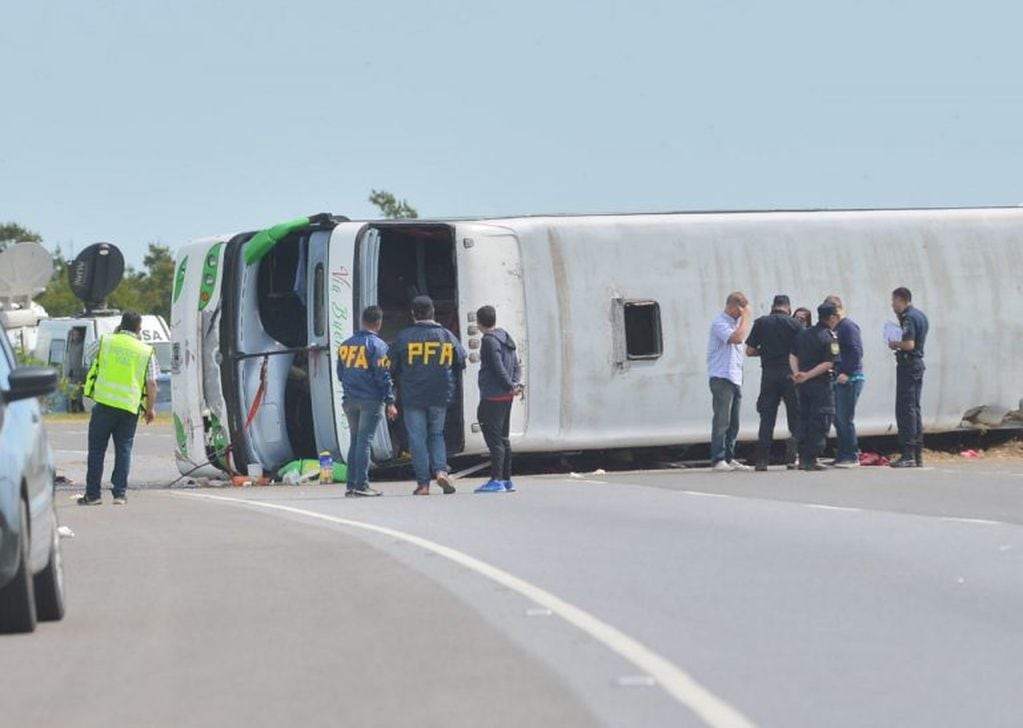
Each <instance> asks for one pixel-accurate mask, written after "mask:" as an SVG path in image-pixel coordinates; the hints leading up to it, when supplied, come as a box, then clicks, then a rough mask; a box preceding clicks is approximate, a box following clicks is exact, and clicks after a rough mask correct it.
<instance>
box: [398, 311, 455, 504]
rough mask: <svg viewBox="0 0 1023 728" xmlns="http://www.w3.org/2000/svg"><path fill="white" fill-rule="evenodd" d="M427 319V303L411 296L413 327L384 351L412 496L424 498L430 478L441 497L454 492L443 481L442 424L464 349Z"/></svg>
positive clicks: (430, 314)
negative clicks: (397, 400)
mask: <svg viewBox="0 0 1023 728" xmlns="http://www.w3.org/2000/svg"><path fill="white" fill-rule="evenodd" d="M433 315H434V311H433V300H432V299H430V297H429V296H416V298H414V299H413V300H412V318H413V320H414V321H415V323H414V324H413V325H412V326H409V327H408V328H406V329H404V330H403V331H402V332H401V333H400V334H398V338H397V339H395V340H394V343H392V344H391V348H390V349H389V350H388V352H387V357H388V359H390V361H391V374H392V375H393V376H394V379H395V381H396V382H397V384H398V392H399V394H400V395H401V409H402V413H403V415H404V418H405V431H406V432H407V433H408V439H409V450H411V452H412V467H413V468H414V469H415V471H416V489H415V491H413V494H414V495H429V494H430V480H431V479H432V478H434V477H435V478H436V479H437V485H439V486H440V487H441V490H443V491H444V492H445V493H454V492H455V487H454V486H453V485H451V479H450V478H449V477H448V458H447V450H446V449H445V446H444V420H445V418H446V417H447V411H448V404H449V403H450V402H451V399H452V397H453V396H454V393H455V377H456V374H457V372H459V371H461V370H462V369H464V368H465V349H463V348H462V345H461V344H460V343H459V341H458V339H457V338H456V337H455V335H454V334H452V333H451V332H450V331H448V330H447V329H446V328H444V327H443V326H441V325H440V324H439V323H437V322H436V321H434V320H433Z"/></svg>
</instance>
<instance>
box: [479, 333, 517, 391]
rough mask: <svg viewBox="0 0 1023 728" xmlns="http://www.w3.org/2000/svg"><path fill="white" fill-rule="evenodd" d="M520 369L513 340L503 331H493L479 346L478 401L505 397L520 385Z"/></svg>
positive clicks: (485, 336)
mask: <svg viewBox="0 0 1023 728" xmlns="http://www.w3.org/2000/svg"><path fill="white" fill-rule="evenodd" d="M521 373H522V367H521V365H520V364H519V357H518V355H517V354H516V353H515V340H514V339H512V337H511V334H509V333H508V332H507V331H505V330H504V329H494V330H492V331H489V332H487V333H486V334H484V336H483V342H482V343H481V344H480V374H479V385H480V399H491V398H494V397H506V396H508V395H510V394H511V393H512V390H513V389H515V386H516V385H518V384H521V380H520V376H521Z"/></svg>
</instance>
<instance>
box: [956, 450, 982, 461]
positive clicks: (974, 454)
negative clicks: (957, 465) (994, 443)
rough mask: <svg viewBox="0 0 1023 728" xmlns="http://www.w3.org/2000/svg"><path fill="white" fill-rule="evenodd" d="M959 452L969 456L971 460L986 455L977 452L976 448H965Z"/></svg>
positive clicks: (965, 456) (966, 456)
mask: <svg viewBox="0 0 1023 728" xmlns="http://www.w3.org/2000/svg"><path fill="white" fill-rule="evenodd" d="M959 454H960V455H962V456H963V457H964V458H969V459H970V460H976V459H977V458H982V457H984V453H982V452H977V451H976V450H963V451H962V452H961V453H959Z"/></svg>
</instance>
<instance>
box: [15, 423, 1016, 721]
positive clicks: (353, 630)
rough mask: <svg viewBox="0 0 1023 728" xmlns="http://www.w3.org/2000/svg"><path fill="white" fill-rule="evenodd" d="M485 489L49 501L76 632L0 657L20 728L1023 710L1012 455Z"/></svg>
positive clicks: (261, 491) (852, 717)
mask: <svg viewBox="0 0 1023 728" xmlns="http://www.w3.org/2000/svg"><path fill="white" fill-rule="evenodd" d="M51 429H52V428H51ZM154 434H158V433H154ZM64 437H65V435H64V434H63V433H57V432H55V433H54V441H55V443H56V444H55V447H56V448H57V449H58V450H60V449H73V448H69V447H66V446H65V445H64V444H62V443H64V439H63V438H64ZM60 457H64V458H65V459H64V461H63V462H64V466H65V467H67V468H68V469H69V472H70V473H71V475H72V477H75V470H74V468H75V467H77V466H74V465H71V464H69V458H72V457H73V455H71V454H67V455H65V456H61V455H60V454H59V453H58V458H60ZM154 457H156V456H155V455H154ZM154 463H155V461H154ZM154 468H155V465H154ZM154 472H156V471H155V470H154ZM147 477H148V476H147ZM158 480H159V478H157V477H155V476H154V479H153V481H152V482H157V481H158ZM478 482H479V480H473V482H472V483H459V492H458V493H457V494H455V495H453V496H442V495H439V494H435V495H432V496H430V497H428V498H416V497H412V496H411V495H409V493H410V492H411V488H412V485H411V484H409V483H384V484H382V486H381V488H382V489H383V490H384V491H385V494H386V495H385V497H383V498H377V499H346V498H344V497H343V496H342V491H341V487H338V486H319V485H313V486H302V487H285V486H280V487H270V488H225V489H198V490H143V491H134V490H133V491H131V492H130V493H129V504H128V506H127V507H125V508H120V507H114V506H111V505H110V504H109V498H110V496H109V492H106V493H105V494H104V496H105V498H106V501H107V502H106V504H105V505H103V506H102V507H98V508H80V507H76V506H73V505H71V501H70V496H71V492H70V491H62V492H61V493H60V494H59V495H60V510H61V512H60V515H61V519H62V521H63V522H64V523H65V524H66V525H68V526H70V527H71V528H72V529H73V530H74V531H75V533H76V536H75V538H73V539H68V540H65V542H64V546H65V557H66V560H67V570H68V582H69V590H70V594H69V612H68V616H67V618H66V619H65V621H64V622H62V623H60V624H44V625H41V626H40V628H39V630H38V632H37V633H36V634H35V635H31V636H27V637H4V638H2V639H0V670H2V671H3V674H4V675H5V676H7V677H6V679H5V680H4V681H3V685H2V687H0V705H2V706H3V711H4V717H5V720H4V722H5V723H7V722H8V720H10V721H11V724H12V725H75V726H77V727H84V726H93V725H95V726H100V725H154V726H165V725H166V726H171V725H173V726H183V725H197V726H206V725H209V726H213V725H217V726H233V725H246V726H261V725H266V726H270V725H281V724H291V725H381V726H391V725H398V726H405V725H408V726H431V725H436V726H481V725H488V726H490V725H495V726H499V725H509V726H512V725H514V726H527V725H528V726H533V725H538V726H574V725H596V726H600V725H605V726H688V725H763V726H820V725H828V726H864V725H898V726H966V725H969V726H973V725H984V726H1016V725H1018V724H1019V716H1020V715H1023V694H1021V691H1020V690H1019V685H1020V684H1023V661H1021V660H1020V659H1019V656H1020V655H1021V654H1023V587H1021V580H1020V574H1021V573H1023V528H1021V526H1023V497H1021V496H1023V464H1021V463H1018V462H1003V463H996V462H993V461H992V462H984V461H980V462H972V463H964V464H956V465H943V466H938V467H934V468H928V469H923V470H909V471H895V470H891V469H887V468H884V469H882V468H876V469H875V468H862V469H859V470H855V471H828V472H824V473H792V472H786V471H784V470H777V471H775V470H772V471H771V472H769V473H766V474H757V473H729V474H716V473H710V472H707V471H706V470H687V471H657V472H642V473H615V474H597V475H594V474H589V475H584V476H582V477H569V476H565V475H549V476H532V477H528V478H520V479H517V481H516V482H517V485H518V488H519V491H518V492H517V493H513V494H497V495H473V494H472V493H471V486H472V485H474V484H476V483H478ZM16 671H20V676H19V678H18V679H17V680H16V681H12V680H11V679H10V676H11V675H13V674H15V672H16ZM15 686H17V688H18V690H17V694H15V690H14V687H15Z"/></svg>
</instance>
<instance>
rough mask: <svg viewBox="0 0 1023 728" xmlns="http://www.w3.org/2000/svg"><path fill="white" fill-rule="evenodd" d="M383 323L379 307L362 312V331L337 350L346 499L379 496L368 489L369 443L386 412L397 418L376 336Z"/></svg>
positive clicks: (384, 353)
mask: <svg viewBox="0 0 1023 728" xmlns="http://www.w3.org/2000/svg"><path fill="white" fill-rule="evenodd" d="M383 320H384V312H383V311H382V310H381V309H380V307H379V306H369V307H368V308H367V309H366V310H365V311H363V312H362V329H361V330H360V331H358V332H356V334H355V336H352V337H350V338H348V339H345V341H344V343H342V344H341V346H340V347H338V350H337V376H338V379H340V380H341V386H342V388H343V389H344V400H343V402H342V407H343V408H344V411H345V417H346V418H347V419H348V433H349V446H348V491H347V492H346V493H345V495H346V496H374V495H380V491H379V490H374V489H373V488H370V487H369V458H370V443H371V442H372V440H373V435H374V434H375V433H376V431H377V427H379V425H380V420H381V419H382V418H383V415H384V409H385V408H386V410H387V417H388V419H390V420H394V419H395V418H396V417H397V416H398V410H397V408H396V407H395V406H394V386H393V385H392V383H391V373H390V370H389V365H390V363H389V362H388V360H387V344H386V343H385V342H384V340H383V339H381V338H380V337H379V336H378V335H377V334H378V333H379V332H380V325H381V323H382V322H383Z"/></svg>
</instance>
